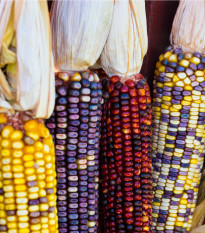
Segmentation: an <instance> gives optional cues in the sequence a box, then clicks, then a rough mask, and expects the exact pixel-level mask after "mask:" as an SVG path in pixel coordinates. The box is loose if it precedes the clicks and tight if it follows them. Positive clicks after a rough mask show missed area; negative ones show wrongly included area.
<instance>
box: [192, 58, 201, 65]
mask: <svg viewBox="0 0 205 233" xmlns="http://www.w3.org/2000/svg"><path fill="white" fill-rule="evenodd" d="M190 62H191V63H194V64H195V65H198V64H199V63H200V59H199V58H198V57H192V58H191V59H190Z"/></svg>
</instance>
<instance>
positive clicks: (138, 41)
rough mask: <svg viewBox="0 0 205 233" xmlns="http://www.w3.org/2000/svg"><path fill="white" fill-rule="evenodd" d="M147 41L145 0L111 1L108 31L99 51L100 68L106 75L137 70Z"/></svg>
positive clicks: (131, 73) (120, 74) (134, 72)
mask: <svg viewBox="0 0 205 233" xmlns="http://www.w3.org/2000/svg"><path fill="white" fill-rule="evenodd" d="M147 44H148V39H147V23H146V13H145V1H144V0H137V1H136V0H128V1H121V0H115V4H114V10H113V19H112V25H111V29H110V33H109V36H108V39H107V41H106V44H105V46H104V49H103V52H102V54H101V66H102V68H103V69H104V70H105V72H106V73H107V74H108V75H109V76H111V75H119V76H130V75H133V74H136V73H138V72H139V71H140V69H141V66H142V62H143V58H144V56H145V54H146V52H147Z"/></svg>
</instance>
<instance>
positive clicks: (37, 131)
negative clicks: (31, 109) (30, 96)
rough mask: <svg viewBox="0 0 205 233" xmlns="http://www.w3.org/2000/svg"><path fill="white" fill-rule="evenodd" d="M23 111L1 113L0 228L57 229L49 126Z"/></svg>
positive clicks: (50, 230)
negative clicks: (13, 113)
mask: <svg viewBox="0 0 205 233" xmlns="http://www.w3.org/2000/svg"><path fill="white" fill-rule="evenodd" d="M28 119H29V117H28V116H26V114H25V113H16V114H15V115H13V116H11V117H6V115H4V114H1V115H0V123H1V131H0V232H2V233H7V232H16V233H17V232H18V233H21V232H22V233H29V232H45V233H46V232H47V233H51V232H53V233H54V232H55V233H56V232H57V229H58V226H57V224H58V221H57V209H56V179H55V178H56V172H55V154H54V145H53V141H52V137H51V135H50V133H49V130H48V129H47V128H46V127H45V126H44V124H43V123H42V122H40V121H39V120H28Z"/></svg>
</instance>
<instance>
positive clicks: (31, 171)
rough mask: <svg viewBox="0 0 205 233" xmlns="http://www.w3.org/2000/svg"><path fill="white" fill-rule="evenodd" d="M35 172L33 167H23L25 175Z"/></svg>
mask: <svg viewBox="0 0 205 233" xmlns="http://www.w3.org/2000/svg"><path fill="white" fill-rule="evenodd" d="M34 173H35V169H34V168H26V169H25V174H26V175H33V174H34Z"/></svg>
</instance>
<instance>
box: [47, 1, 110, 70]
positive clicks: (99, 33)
mask: <svg viewBox="0 0 205 233" xmlns="http://www.w3.org/2000/svg"><path fill="white" fill-rule="evenodd" d="M113 4H114V0H103V1H102V0H95V1H93V0H81V1H79V0H68V1H54V2H53V4H52V10H51V24H52V37H53V54H54V60H55V66H56V67H57V68H58V69H60V70H64V71H65V70H66V71H69V70H78V71H80V70H86V69H87V68H88V67H90V66H93V65H94V64H95V62H96V60H97V59H98V57H99V56H100V54H101V52H102V49H103V46H104V44H105V41H106V39H107V36H108V33H109V30H110V26H111V20H112V11H113Z"/></svg>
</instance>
